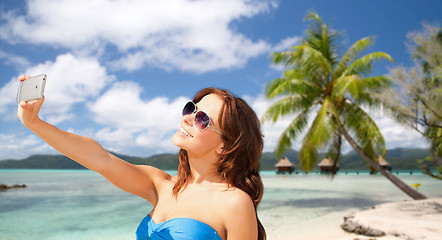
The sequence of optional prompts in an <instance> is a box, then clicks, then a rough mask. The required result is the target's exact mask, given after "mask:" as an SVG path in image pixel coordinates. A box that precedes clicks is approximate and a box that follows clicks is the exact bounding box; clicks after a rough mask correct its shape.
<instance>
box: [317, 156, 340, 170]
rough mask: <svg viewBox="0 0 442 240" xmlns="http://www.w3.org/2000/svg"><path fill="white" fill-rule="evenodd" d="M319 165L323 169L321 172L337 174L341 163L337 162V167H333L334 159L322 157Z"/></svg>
mask: <svg viewBox="0 0 442 240" xmlns="http://www.w3.org/2000/svg"><path fill="white" fill-rule="evenodd" d="M318 166H319V168H320V169H321V173H334V174H336V172H337V171H339V164H336V166H335V168H333V161H332V160H331V159H330V158H329V157H325V158H324V159H322V161H321V162H320V163H319V164H318Z"/></svg>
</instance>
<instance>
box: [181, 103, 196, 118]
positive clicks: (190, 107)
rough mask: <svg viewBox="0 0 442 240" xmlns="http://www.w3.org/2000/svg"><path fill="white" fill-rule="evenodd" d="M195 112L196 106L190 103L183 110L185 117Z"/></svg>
mask: <svg viewBox="0 0 442 240" xmlns="http://www.w3.org/2000/svg"><path fill="white" fill-rule="evenodd" d="M194 111H195V104H193V102H188V103H187V104H186V105H185V106H184V108H183V116H184V115H189V114H192V113H193V112H194Z"/></svg>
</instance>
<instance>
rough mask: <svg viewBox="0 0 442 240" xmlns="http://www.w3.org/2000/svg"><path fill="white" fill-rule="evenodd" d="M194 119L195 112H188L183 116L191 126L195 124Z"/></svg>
mask: <svg viewBox="0 0 442 240" xmlns="http://www.w3.org/2000/svg"><path fill="white" fill-rule="evenodd" d="M194 119H195V113H192V114H187V115H184V116H183V121H184V122H185V123H186V124H187V125H189V126H193V122H194V121H193V120H194Z"/></svg>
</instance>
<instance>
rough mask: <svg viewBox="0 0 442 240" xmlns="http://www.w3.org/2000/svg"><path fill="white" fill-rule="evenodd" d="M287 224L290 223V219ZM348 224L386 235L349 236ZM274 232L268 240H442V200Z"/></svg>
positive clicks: (336, 216) (382, 207)
mask: <svg viewBox="0 0 442 240" xmlns="http://www.w3.org/2000/svg"><path fill="white" fill-rule="evenodd" d="M262 217H263V218H268V216H262ZM289 218H290V217H289ZM344 219H346V220H344ZM286 220H287V221H286V222H287V223H290V219H286ZM346 224H347V225H352V224H353V225H352V226H354V227H356V228H357V227H358V226H359V227H361V226H362V227H363V228H365V229H370V230H376V231H378V232H382V233H383V234H381V235H382V236H365V235H360V234H356V233H350V232H347V231H345V230H343V228H342V225H346ZM272 228H273V227H271V228H270V229H269V230H271V231H267V237H268V239H269V240H279V239H280V240H283V239H297V240H316V239H333V240H374V239H376V240H412V239H422V240H438V239H442V198H429V199H425V200H416V201H413V200H406V201H396V202H390V203H384V204H379V205H375V206H374V207H373V208H372V209H368V210H363V211H360V210H359V211H358V210H356V211H354V212H348V211H345V213H344V212H333V213H330V214H327V215H324V216H321V217H318V218H315V219H312V220H308V221H304V222H302V223H300V224H297V225H296V226H293V225H290V224H288V226H286V227H284V228H280V229H278V230H277V229H274V228H273V229H272ZM356 232H357V231H356ZM294 236H296V237H295V238H294Z"/></svg>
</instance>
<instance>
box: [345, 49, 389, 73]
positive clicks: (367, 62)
mask: <svg viewBox="0 0 442 240" xmlns="http://www.w3.org/2000/svg"><path fill="white" fill-rule="evenodd" d="M384 59H385V60H388V61H390V62H393V58H392V57H391V56H390V55H388V54H387V53H384V52H373V53H369V54H367V55H365V56H363V57H361V58H359V59H357V60H355V61H354V62H353V63H352V64H351V65H350V66H349V67H348V68H347V69H346V70H345V71H344V72H343V73H342V75H343V76H348V75H352V74H359V75H363V76H366V75H368V74H369V73H371V70H372V69H373V64H374V63H375V62H377V61H380V60H384ZM342 75H341V76H342Z"/></svg>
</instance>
